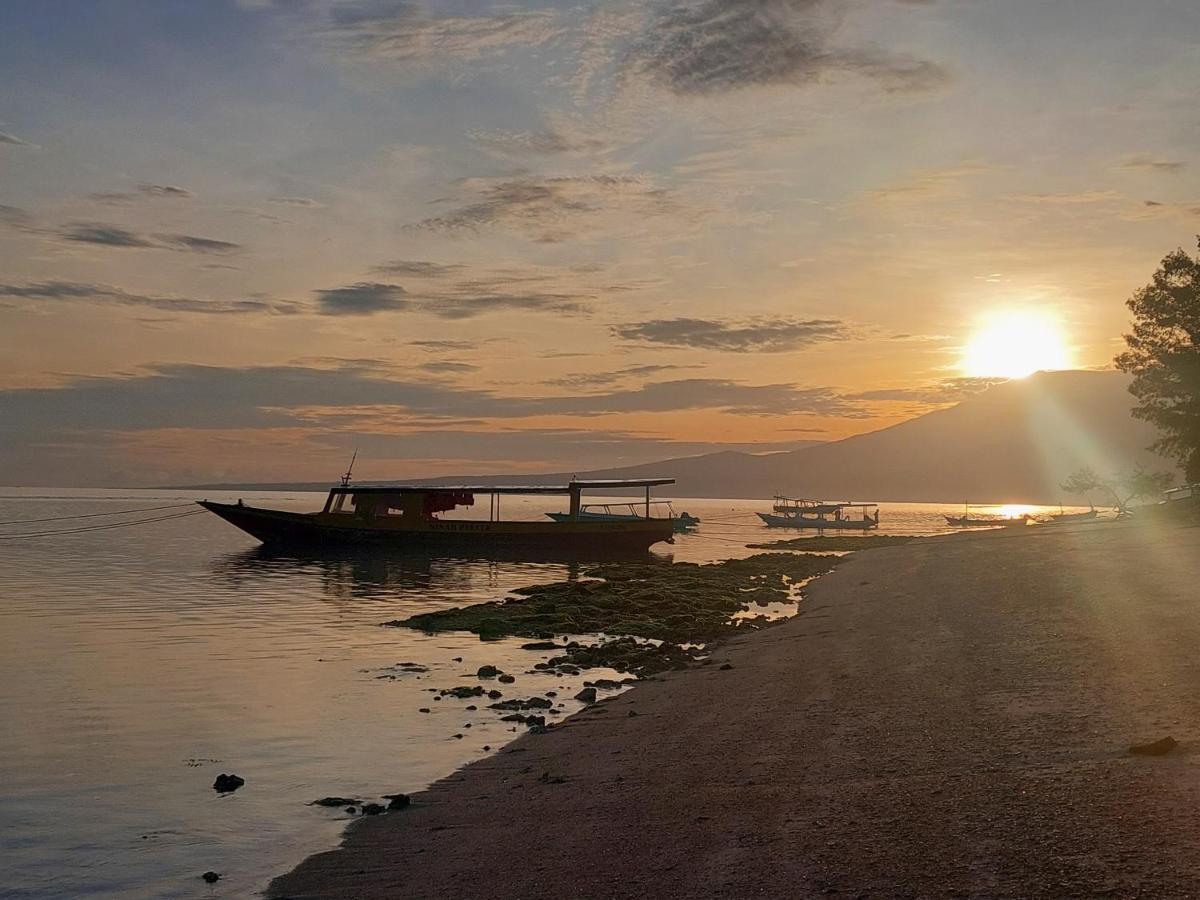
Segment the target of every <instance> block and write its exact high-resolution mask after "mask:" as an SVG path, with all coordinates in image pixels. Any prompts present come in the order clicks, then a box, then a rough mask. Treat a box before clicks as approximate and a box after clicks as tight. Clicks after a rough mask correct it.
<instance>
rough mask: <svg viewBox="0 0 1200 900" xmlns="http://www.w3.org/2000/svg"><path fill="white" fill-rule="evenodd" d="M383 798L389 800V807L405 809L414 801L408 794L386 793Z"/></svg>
mask: <svg viewBox="0 0 1200 900" xmlns="http://www.w3.org/2000/svg"><path fill="white" fill-rule="evenodd" d="M383 799H384V800H387V801H389V802H388V809H404V808H405V807H406V806H409V805H410V804H411V803H412V798H411V797H409V796H408V794H384V795H383Z"/></svg>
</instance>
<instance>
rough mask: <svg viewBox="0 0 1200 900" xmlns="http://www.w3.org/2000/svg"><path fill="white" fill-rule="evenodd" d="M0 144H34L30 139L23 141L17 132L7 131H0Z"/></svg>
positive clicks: (15, 145)
mask: <svg viewBox="0 0 1200 900" xmlns="http://www.w3.org/2000/svg"><path fill="white" fill-rule="evenodd" d="M0 144H8V145H9V146H11V147H32V146H33V144H31V143H29V141H23V140H21V139H20V138H19V137H17V136H16V135H15V134H9V133H8V132H7V131H0Z"/></svg>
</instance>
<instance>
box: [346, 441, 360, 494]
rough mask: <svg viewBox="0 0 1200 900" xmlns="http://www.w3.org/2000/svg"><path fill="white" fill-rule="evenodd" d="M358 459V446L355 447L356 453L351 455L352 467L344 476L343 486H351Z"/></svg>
mask: <svg viewBox="0 0 1200 900" xmlns="http://www.w3.org/2000/svg"><path fill="white" fill-rule="evenodd" d="M356 459H358V448H357V447H355V448H354V455H353V456H351V457H350V468H348V469H347V470H346V474H345V475H343V476H342V487H349V486H350V476H351V475H353V474H354V461H355V460H356Z"/></svg>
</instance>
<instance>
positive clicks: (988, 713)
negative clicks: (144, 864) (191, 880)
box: [272, 525, 1200, 898]
mask: <svg viewBox="0 0 1200 900" xmlns="http://www.w3.org/2000/svg"><path fill="white" fill-rule="evenodd" d="M803 610H804V611H803V613H802V614H801V615H800V616H799V617H798V618H796V619H793V620H791V621H789V622H787V623H785V624H783V625H780V626H777V627H774V628H771V629H768V630H766V631H764V632H762V633H759V634H755V635H749V636H746V637H739V638H737V639H735V640H732V641H730V642H729V643H727V644H726V645H724V646H723V647H722V648H721V649H720V651H719V652H718V653H717V654H716V660H717V662H715V663H714V664H713V665H710V666H707V667H703V668H700V669H696V670H692V671H687V672H682V673H675V674H670V675H667V676H663V677H660V678H658V679H656V680H654V681H651V682H648V683H645V684H641V685H639V686H638V687H636V688H635V689H634V690H633V691H631V692H629V693H627V694H624V695H622V696H619V697H616V698H614V699H612V700H610V701H607V702H604V703H600V704H598V705H596V706H595V707H592V708H591V709H589V710H586V711H585V712H583V713H581V714H579V715H577V716H575V717H574V718H572V719H570V720H568V721H567V722H565V723H563V724H562V725H561V726H559V727H556V728H554V729H553V730H551V731H550V732H549V733H547V734H544V735H528V736H525V737H523V738H521V739H520V740H519V741H517V742H516V743H515V744H513V745H511V746H510V747H508V748H507V749H506V750H505V751H504V752H502V753H500V754H499V755H497V756H494V757H491V758H489V759H486V760H482V761H480V762H478V763H475V764H473V765H471V766H469V767H468V768H466V769H465V770H463V771H461V772H459V773H457V774H456V775H454V776H453V777H451V778H448V779H445V780H443V781H441V782H439V783H438V784H436V785H434V786H433V787H432V788H431V789H430V790H428V791H426V792H424V793H422V794H419V795H417V796H416V797H415V798H414V805H413V806H412V808H410V809H408V810H405V811H403V812H399V813H395V814H390V815H387V816H382V817H379V818H377V819H369V820H363V821H362V822H360V823H359V824H357V825H356V826H355V827H354V828H352V829H351V831H350V832H349V834H348V836H347V839H346V841H345V843H344V846H343V847H342V848H341V849H340V850H337V851H333V852H330V853H325V854H321V855H318V856H315V857H312V858H310V859H309V860H307V861H306V862H305V863H304V864H303V865H301V866H300V867H299V868H298V869H296V870H295V871H293V872H292V873H290V874H289V875H286V876H284V877H282V878H280V879H277V880H276V882H275V883H274V884H273V886H272V896H274V897H293V898H301V897H345V898H350V897H355V898H358V897H363V898H375V897H379V898H382V897H479V898H484V897H486V898H540V897H547V898H549V897H554V898H562V897H613V898H624V897H631V898H632V897H644V896H654V897H681V898H682V897H730V898H734V897H737V898H742V897H756V896H761V897H777V896H788V897H796V896H815V895H822V896H824V895H834V894H841V895H849V896H855V897H857V896H938V897H941V896H1013V897H1016V896H1021V897H1026V896H1045V897H1051V896H1053V897H1063V896H1083V895H1089V896H1091V895H1096V894H1110V895H1112V896H1122V897H1128V896H1135V895H1144V896H1155V897H1162V896H1193V895H1196V894H1200V528H1197V527H1179V526H1174V527H1169V526H1163V527H1161V528H1151V527H1146V526H1142V527H1136V526H1132V525H1089V526H1077V527H1076V526H1070V527H1068V526H1060V527H1057V528H1044V529H1029V532H1028V533H1024V532H1021V533H1019V534H1016V535H1010V534H990V535H968V536H962V537H955V538H946V539H938V540H933V541H929V542H918V543H914V544H911V545H907V546H902V547H896V548H883V549H878V550H871V551H866V552H863V553H860V554H856V555H855V556H854V557H852V558H851V559H850V560H849V561H848V562H846V563H845V564H843V565H842V566H840V567H839V568H838V569H837V570H835V571H834V572H833V573H832V574H831V575H828V576H825V577H824V578H821V579H820V580H819V581H818V582H816V583H815V584H814V585H812V586H811V588H810V590H809V592H808V599H806V600H805V602H804V604H803ZM725 661H728V662H729V663H730V664H731V665H732V668H731V669H722V668H721V667H720V663H722V662H725ZM635 713H636V715H635ZM1168 734H1170V735H1173V736H1174V737H1175V738H1176V739H1177V740H1178V741H1179V742H1180V746H1179V747H1178V748H1177V749H1176V750H1175V751H1174V752H1173V753H1171V754H1170V755H1168V756H1165V757H1159V758H1152V757H1135V756H1130V755H1128V753H1127V749H1128V747H1129V746H1130V745H1131V744H1136V743H1142V742H1145V741H1151V740H1155V739H1157V738H1160V737H1163V736H1164V735H1168ZM348 739H349V740H352V739H353V738H352V736H348ZM379 751H380V752H381V753H386V752H387V748H386V747H380V748H379Z"/></svg>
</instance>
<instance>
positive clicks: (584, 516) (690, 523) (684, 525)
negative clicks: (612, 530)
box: [546, 512, 700, 534]
mask: <svg viewBox="0 0 1200 900" xmlns="http://www.w3.org/2000/svg"><path fill="white" fill-rule="evenodd" d="M546 515H547V517H549V518H550V519H553V520H554V521H555V522H645V521H646V518H645V517H644V516H634V515H624V514H622V513H593V512H581V513H580V514H579V515H578V516H572V515H571V514H570V513H560V512H552V513H546ZM657 521H661V522H670V523H671V530H672V531H674V532H675V533H676V534H683V533H685V532H687V531H690V530H691V529H693V528H695V527H696V526H697V525H699V524H700V520H699V519H690V518H689V519H685V518H683V517H682V516H676V517H674V518H672V519H659V520H657Z"/></svg>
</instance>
